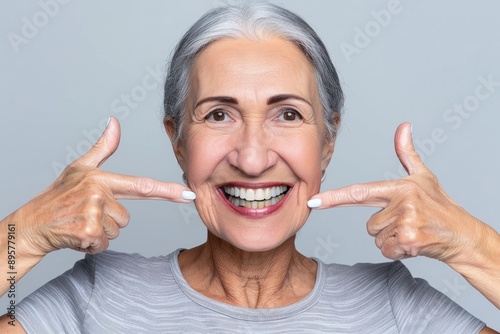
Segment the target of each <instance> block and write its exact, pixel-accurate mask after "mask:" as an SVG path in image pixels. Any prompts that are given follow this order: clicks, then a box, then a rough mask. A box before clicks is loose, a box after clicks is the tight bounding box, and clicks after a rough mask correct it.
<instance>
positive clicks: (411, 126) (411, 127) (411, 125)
mask: <svg viewBox="0 0 500 334" xmlns="http://www.w3.org/2000/svg"><path fill="white" fill-rule="evenodd" d="M410 133H411V134H413V123H410Z"/></svg>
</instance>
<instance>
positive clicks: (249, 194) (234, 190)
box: [224, 186, 289, 201]
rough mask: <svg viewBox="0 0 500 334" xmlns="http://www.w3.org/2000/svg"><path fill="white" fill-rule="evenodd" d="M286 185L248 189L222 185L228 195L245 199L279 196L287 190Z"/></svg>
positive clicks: (252, 199) (265, 198)
mask: <svg viewBox="0 0 500 334" xmlns="http://www.w3.org/2000/svg"><path fill="white" fill-rule="evenodd" d="M288 188H289V187H288V186H275V187H269V188H258V189H249V188H243V187H233V186H224V192H225V193H226V194H228V195H231V196H234V197H239V198H241V199H244V200H247V201H263V200H268V199H270V198H272V197H276V196H279V195H281V194H283V193H284V192H286V191H287V190H288Z"/></svg>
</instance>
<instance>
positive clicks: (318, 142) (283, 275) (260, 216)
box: [0, 2, 500, 333]
mask: <svg viewBox="0 0 500 334" xmlns="http://www.w3.org/2000/svg"><path fill="white" fill-rule="evenodd" d="M342 102H343V97H342V91H341V87H340V85H339V80H338V77H337V74H336V72H335V69H334V67H333V65H332V63H331V61H330V59H329V56H328V53H327V51H326V49H325V47H324V45H323V44H322V42H321V41H320V39H319V38H318V36H317V35H316V34H315V32H314V31H313V30H312V29H311V28H310V27H309V26H308V25H307V24H306V23H305V22H304V21H303V20H301V19H300V18H299V17H298V16H296V15H295V14H293V13H290V12H289V11H287V10H284V9H282V8H280V7H277V6H275V5H271V4H267V3H260V2H259V3H248V4H245V5H242V6H225V7H221V8H217V9H214V10H212V11H210V12H209V13H207V14H206V15H204V16H203V17H202V18H201V19H200V20H199V21H198V22H196V23H195V24H194V26H193V27H192V28H191V29H190V30H189V31H188V32H187V33H186V34H185V35H184V37H183V38H182V40H181V41H180V42H179V44H178V46H177V48H176V51H175V53H174V55H173V57H172V60H171V63H170V67H169V70H168V76H167V80H166V85H165V120H164V123H165V128H166V131H167V133H168V135H169V136H170V138H171V141H172V145H173V149H174V152H175V155H176V157H177V160H178V163H179V165H180V167H181V168H182V170H183V172H184V179H185V181H186V184H187V185H188V187H185V186H182V185H178V184H172V183H164V182H160V181H156V180H152V179H148V178H138V177H132V176H124V175H117V174H112V173H108V172H104V171H101V170H100V169H99V166H100V165H101V164H102V163H103V162H104V161H105V160H106V159H107V158H108V157H110V156H111V155H112V154H113V152H114V151H115V150H116V149H117V147H118V142H119V138H120V127H119V124H118V121H117V120H116V119H114V118H110V120H109V123H108V127H107V129H106V131H105V132H104V134H103V135H102V137H101V138H100V139H99V141H98V142H97V143H96V144H95V146H94V147H93V148H92V149H91V150H90V151H89V152H88V153H87V154H86V155H84V156H83V157H82V158H80V159H78V160H76V161H75V162H74V163H72V164H71V165H70V166H68V167H67V168H66V170H65V171H64V172H63V173H62V175H61V176H60V177H59V178H58V179H57V180H56V181H55V182H54V184H53V185H51V186H50V187H49V188H48V189H47V190H45V191H44V192H43V193H42V194H40V195H39V196H38V197H36V198H35V199H33V200H32V201H30V202H29V203H28V204H26V205H25V206H23V207H22V208H20V209H19V210H17V211H16V212H14V213H13V214H11V215H10V216H9V217H7V218H5V219H4V220H3V221H2V223H1V226H2V233H3V236H2V237H1V240H2V244H1V247H3V248H2V249H3V252H4V254H5V252H6V250H7V246H6V244H5V240H7V233H8V226H9V225H10V224H16V225H17V231H18V232H17V233H18V235H17V240H18V244H17V249H18V250H17V262H18V268H17V272H18V277H19V276H22V275H24V274H25V273H26V272H28V271H29V270H30V269H31V268H32V267H33V266H35V265H36V264H37V263H38V262H39V261H40V260H41V259H42V258H43V257H44V256H45V255H46V254H47V253H49V252H52V251H54V250H57V249H61V248H73V249H76V250H80V251H84V252H87V253H88V254H89V255H87V256H86V257H85V259H84V260H82V261H79V262H78V263H77V264H76V265H75V266H74V268H73V269H72V270H70V271H68V272H66V273H65V274H63V275H61V276H60V277H58V278H56V279H55V280H53V281H51V282H49V283H48V284H46V285H45V286H44V287H42V288H41V289H39V290H38V291H37V292H35V293H34V294H32V295H31V296H29V297H27V298H26V299H25V300H24V301H23V302H22V303H21V304H19V305H18V306H17V311H16V316H17V318H16V319H15V320H14V319H13V318H12V317H10V316H9V314H6V315H4V317H3V318H2V322H1V324H0V327H1V328H2V331H3V332H11V333H25V332H27V333H62V332H65V333H77V332H82V333H110V332H119V333H126V332H130V333H137V332H147V333H153V332H154V333H157V332H249V333H254V332H255V333H262V332H272V333H276V332H283V333H292V332H297V333H304V332H307V333H311V332H318V333H323V332H338V333H363V332H367V333H368V332H369V333H397V332H401V333H438V332H448V333H477V332H481V333H488V332H489V333H494V331H493V330H491V329H488V328H486V327H485V325H484V324H483V323H482V322H481V321H479V320H477V319H475V318H474V317H472V316H471V315H470V314H469V313H467V312H466V311H464V310H463V309H461V308H460V307H459V306H458V305H456V304H455V303H454V302H453V301H451V300H449V299H448V298H447V297H445V296H444V295H442V294H441V293H439V292H437V291H436V290H434V289H433V288H431V287H430V286H429V285H427V284H426V283H425V281H422V280H419V279H414V278H412V277H411V275H410V273H409V272H408V270H407V269H406V268H405V267H404V266H403V265H402V264H401V262H398V261H396V262H392V263H385V264H377V265H368V264H363V265H354V266H344V265H335V264H328V265H327V264H324V263H322V262H321V261H319V260H317V259H311V258H307V257H305V256H303V255H302V254H300V253H299V252H298V251H297V250H296V248H295V244H294V241H295V236H296V234H297V232H298V231H299V230H300V228H301V227H302V226H303V225H304V224H305V222H306V220H307V218H308V216H309V213H310V210H311V208H329V207H333V206H339V205H368V206H378V207H381V208H383V209H382V210H381V211H380V212H378V213H377V214H375V215H374V216H373V217H372V218H371V219H370V220H369V222H368V231H369V233H370V234H371V235H373V236H375V238H376V243H377V246H378V247H379V248H380V249H381V250H382V253H383V254H384V255H385V256H387V257H389V258H391V259H402V258H406V257H412V256H417V255H425V256H429V257H433V258H436V259H438V260H441V261H443V262H445V263H447V264H448V265H450V266H451V267H452V268H454V269H455V270H457V271H458V272H459V273H461V274H462V275H464V276H465V277H466V278H467V279H468V280H469V282H470V283H471V284H472V285H473V286H475V287H476V288H477V289H478V290H480V291H481V292H482V293H483V294H484V295H485V296H486V297H487V298H489V299H490V300H491V301H492V302H493V303H494V304H495V305H496V306H500V292H499V291H500V288H499V287H500V281H499V278H498V269H499V268H500V266H499V262H498V259H499V258H500V254H499V247H498V245H500V241H499V239H500V237H499V235H498V233H496V231H494V230H493V229H492V228H490V227H488V226H487V225H486V224H484V223H482V222H480V221H479V220H477V219H475V218H474V217H472V216H470V215H469V214H468V213H467V212H465V211H464V210H463V209H462V208H460V207H459V206H458V205H457V204H455V203H454V202H453V201H452V200H451V199H449V198H448V197H447V196H446V195H445V193H444V192H443V190H442V189H441V187H440V186H439V183H438V181H437V180H436V178H435V177H434V176H433V174H432V173H431V172H430V171H429V170H428V169H427V168H426V167H425V166H424V165H423V163H422V162H421V160H420V158H419V157H418V155H417V153H416V152H415V150H414V149H413V145H412V140H411V131H410V130H411V129H410V125H409V124H407V123H405V124H402V125H401V126H400V127H399V128H398V129H397V131H396V135H395V147H396V152H397V155H398V157H399V159H400V161H401V163H402V164H403V166H404V167H405V168H406V170H407V171H408V174H409V176H408V177H406V178H404V179H401V180H397V181H390V182H378V183H371V184H359V185H353V186H350V187H347V188H344V189H339V190H334V191H327V192H323V193H320V194H318V191H319V189H320V184H321V180H322V178H323V177H324V175H325V170H326V168H327V166H328V164H329V162H330V159H331V157H332V154H333V150H334V144H335V138H336V133H337V129H338V127H339V124H340V111H341V108H342ZM195 194H196V195H195ZM124 198H126V199H134V198H159V199H167V200H172V201H176V202H189V201H191V200H194V202H195V205H196V208H197V210H198V213H199V215H200V217H201V219H202V221H203V222H204V224H205V225H206V227H207V240H206V242H205V243H204V244H202V245H200V246H198V247H195V248H192V249H188V250H177V251H175V252H174V253H172V254H169V255H167V256H161V257H155V258H143V257H141V256H139V255H127V254H121V253H116V252H111V251H107V252H104V253H101V252H103V251H104V250H105V249H106V248H107V247H108V244H109V240H110V239H113V238H116V237H117V236H118V234H119V229H120V228H122V227H125V226H126V225H127V223H128V220H129V216H128V213H127V211H126V210H125V208H124V207H123V206H122V205H121V204H119V203H118V202H117V201H116V200H117V199H124ZM457 222H460V224H457ZM98 253H99V254H98ZM2 266H3V267H2V268H3V272H7V271H8V268H7V263H5V262H2ZM7 283H8V282H5V280H2V287H3V292H5V291H6V290H7V289H8V286H7ZM17 321H19V323H18V322H17Z"/></svg>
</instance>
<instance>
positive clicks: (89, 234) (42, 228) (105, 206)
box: [4, 117, 194, 258]
mask: <svg viewBox="0 0 500 334" xmlns="http://www.w3.org/2000/svg"><path fill="white" fill-rule="evenodd" d="M119 142H120V125H119V123H118V120H116V119H115V118H112V117H111V118H110V121H109V123H108V126H107V128H106V130H105V131H104V133H103V135H102V136H101V138H100V139H99V140H98V141H97V143H96V144H95V145H94V147H93V148H92V149H90V151H88V152H87V153H86V154H85V155H83V156H82V157H81V158H79V159H77V160H76V161H74V162H73V163H71V164H70V165H69V166H68V167H66V169H65V170H64V171H63V173H62V174H61V175H60V176H59V177H58V178H57V179H56V180H55V182H54V183H53V184H52V185H50V186H49V187H48V188H47V189H46V190H45V191H43V192H42V193H41V194H40V195H38V196H37V197H35V198H34V199H32V200H31V201H30V202H28V203H27V204H26V205H24V206H23V207H21V208H20V209H18V210H17V211H16V212H14V213H13V214H12V215H11V216H9V217H7V218H6V219H7V220H8V221H9V223H15V224H16V233H17V235H16V240H17V244H18V246H17V253H18V256H21V257H23V258H41V257H43V256H45V255H46V254H48V253H49V252H52V251H54V250H58V249H62V248H71V249H75V250H78V251H83V252H86V253H99V252H102V251H104V250H105V249H107V248H108V246H109V240H111V239H114V238H116V237H117V236H118V234H119V231H120V228H123V227H125V226H126V225H127V224H128V222H129V219H130V217H129V213H128V211H127V210H126V209H125V208H124V207H123V206H122V205H121V204H120V203H118V201H117V199H160V200H169V201H174V202H182V203H188V202H190V201H192V199H193V198H194V193H192V192H191V191H190V190H189V189H188V188H187V187H186V186H183V185H180V184H177V183H166V182H161V181H157V180H154V179H150V178H145V177H136V176H126V175H119V174H114V173H109V172H105V171H102V170H101V169H99V166H101V165H102V164H103V163H104V162H105V161H106V159H108V158H109V157H110V156H111V155H112V154H113V153H114V152H115V150H116V149H117V148H118V144H119ZM4 223H5V222H4Z"/></svg>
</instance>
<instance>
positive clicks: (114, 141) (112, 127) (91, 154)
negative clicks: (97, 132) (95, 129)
mask: <svg viewBox="0 0 500 334" xmlns="http://www.w3.org/2000/svg"><path fill="white" fill-rule="evenodd" d="M120 133H121V130H120V123H119V122H118V120H117V119H116V118H114V117H112V116H110V117H109V120H108V125H107V126H106V129H105V130H104V132H103V134H102V135H101V138H99V139H98V140H97V142H96V143H95V144H94V146H93V147H92V148H91V149H90V150H89V151H88V152H87V153H85V154H84V155H83V156H82V157H81V158H79V159H77V160H76V161H75V163H77V164H79V165H83V166H88V167H100V166H101V165H102V164H103V163H104V162H105V161H106V160H107V159H108V158H109V157H110V156H111V155H112V154H113V153H115V151H116V149H117V148H118V145H119V144H120Z"/></svg>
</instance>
